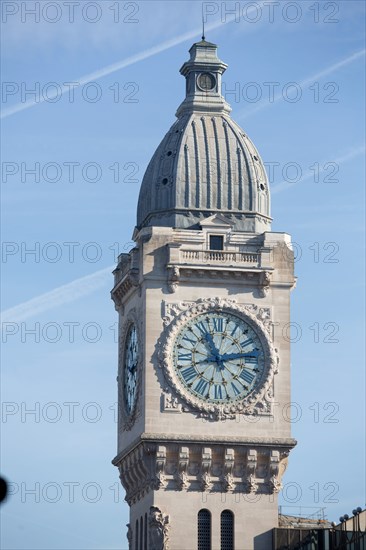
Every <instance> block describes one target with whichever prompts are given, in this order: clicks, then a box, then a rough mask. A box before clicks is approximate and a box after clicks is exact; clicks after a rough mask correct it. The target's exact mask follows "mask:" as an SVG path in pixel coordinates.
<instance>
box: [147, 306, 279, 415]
mask: <svg viewBox="0 0 366 550" xmlns="http://www.w3.org/2000/svg"><path fill="white" fill-rule="evenodd" d="M208 312H220V313H225V312H226V313H230V314H232V315H235V316H237V317H240V318H241V319H243V320H244V321H245V322H246V323H248V325H250V326H251V327H252V328H253V330H254V331H255V332H256V333H257V335H258V337H259V339H260V342H261V344H262V346H263V350H264V357H265V358H264V371H263V381H262V383H261V385H260V386H259V387H258V388H255V389H254V390H253V391H252V392H251V393H249V394H248V395H247V396H246V397H244V398H242V399H238V400H235V401H232V402H230V403H228V404H221V403H220V404H219V403H212V402H205V401H203V400H202V399H200V398H198V397H196V396H194V395H193V394H192V393H190V392H189V391H188V390H187V389H186V388H185V387H184V386H183V384H182V383H181V382H180V381H179V378H178V376H177V374H176V372H175V369H174V366H173V359H172V357H173V347H174V342H175V339H176V337H177V335H178V333H179V331H180V330H181V329H182V328H183V327H184V326H185V324H186V323H187V322H188V321H190V320H192V319H194V318H195V317H197V316H199V315H201V314H204V313H208ZM169 313H170V315H168V316H165V317H164V325H165V326H166V329H165V331H164V333H163V336H162V338H161V340H160V341H159V351H158V359H159V365H160V367H161V368H162V369H163V372H164V376H165V378H166V380H167V382H168V385H169V387H170V388H171V389H172V390H173V391H174V393H175V394H177V395H178V396H179V398H181V399H182V400H183V402H184V403H186V404H187V405H188V406H189V408H190V409H191V410H193V411H196V412H199V413H200V415H201V416H204V417H208V418H210V417H213V418H218V417H230V416H231V417H232V416H235V415H236V414H258V412H259V411H261V410H263V411H268V398H269V397H271V396H272V392H271V388H272V384H273V377H274V375H275V374H277V372H278V364H279V357H278V353H277V350H276V349H275V348H274V346H273V344H272V341H271V336H270V330H271V323H270V312H269V310H268V309H264V308H259V307H258V306H255V305H244V304H239V303H238V302H237V301H236V300H229V299H225V298H219V297H215V298H203V299H200V300H198V301H196V302H185V303H181V304H179V305H175V306H173V307H171V308H170V311H169ZM183 410H186V409H184V408H183Z"/></svg>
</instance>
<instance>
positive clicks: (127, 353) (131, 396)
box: [123, 325, 139, 414]
mask: <svg viewBox="0 0 366 550" xmlns="http://www.w3.org/2000/svg"><path fill="white" fill-rule="evenodd" d="M138 357H139V344H138V338H137V330H136V326H135V325H131V326H130V328H129V329H128V332H127V336H126V340H125V349H124V380H123V384H124V388H123V389H124V400H125V407H126V411H127V413H128V414H130V413H131V412H132V410H133V407H134V405H135V402H136V397H137V363H138Z"/></svg>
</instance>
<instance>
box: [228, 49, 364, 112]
mask: <svg viewBox="0 0 366 550" xmlns="http://www.w3.org/2000/svg"><path fill="white" fill-rule="evenodd" d="M365 53H366V49H363V50H359V51H357V52H354V53H353V54H352V55H350V56H348V57H346V58H345V59H341V60H340V61H337V63H334V64H333V65H330V66H329V67H326V68H325V69H323V70H322V71H319V72H318V73H315V74H313V75H311V76H308V77H307V78H305V79H304V80H302V81H301V82H297V85H298V86H299V87H300V88H305V86H307V85H308V84H311V83H313V82H315V81H316V80H320V79H321V78H324V76H327V75H328V74H332V73H334V72H336V71H338V69H341V68H342V67H345V66H347V65H349V64H350V63H353V62H354V61H356V60H357V59H360V58H361V57H363V56H364V55H365ZM280 99H283V95H282V93H281V92H279V93H277V94H276V95H275V96H274V97H273V100H272V101H268V103H267V102H266V103H261V104H259V105H257V107H254V108H253V109H251V110H250V111H247V112H245V111H244V110H242V111H240V113H239V114H238V117H239V118H240V117H241V116H242V118H243V119H246V118H248V117H249V116H251V115H254V114H255V113H258V111H262V109H266V108H267V107H270V106H271V105H273V104H274V103H277V101H280Z"/></svg>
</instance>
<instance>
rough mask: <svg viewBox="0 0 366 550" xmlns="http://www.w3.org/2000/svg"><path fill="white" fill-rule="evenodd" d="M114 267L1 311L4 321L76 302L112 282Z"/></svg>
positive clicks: (25, 317)
mask: <svg viewBox="0 0 366 550" xmlns="http://www.w3.org/2000/svg"><path fill="white" fill-rule="evenodd" d="M114 268H115V265H113V266H109V267H106V268H105V269H101V270H100V271H96V272H95V273H92V274H91V275H87V276H86V277H80V278H79V279H75V280H74V281H72V282H71V283H68V284H66V285H62V286H59V287H57V288H55V289H53V290H50V291H49V292H46V293H45V294H41V295H40V296H36V297H35V298H32V299H31V300H28V301H27V302H23V303H22V304H19V305H17V306H14V307H12V308H10V309H6V310H5V311H3V312H2V313H1V316H2V321H3V322H4V321H11V322H14V323H17V322H19V321H24V320H25V319H29V317H34V316H35V315H39V314H40V313H44V312H45V311H48V310H50V309H54V308H55V307H57V306H60V305H63V304H67V303H69V302H74V301H75V300H78V299H79V298H82V297H83V296H87V295H88V294H92V293H93V292H95V291H96V290H98V289H99V288H101V287H103V286H104V285H105V284H106V283H107V281H108V278H109V279H110V282H111V283H112V277H111V272H112V271H113V269H114Z"/></svg>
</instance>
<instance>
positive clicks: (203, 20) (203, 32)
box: [202, 13, 206, 41]
mask: <svg viewBox="0 0 366 550" xmlns="http://www.w3.org/2000/svg"><path fill="white" fill-rule="evenodd" d="M205 39H206V37H205V19H204V17H203V13H202V40H203V41H205Z"/></svg>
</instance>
